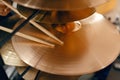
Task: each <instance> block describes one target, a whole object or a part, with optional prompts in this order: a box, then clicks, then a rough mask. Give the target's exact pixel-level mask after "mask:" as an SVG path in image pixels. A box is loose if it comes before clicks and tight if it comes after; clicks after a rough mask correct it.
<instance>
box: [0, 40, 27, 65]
mask: <svg viewBox="0 0 120 80" xmlns="http://www.w3.org/2000/svg"><path fill="white" fill-rule="evenodd" d="M0 53H1V56H2V59H3V61H4V63H5V64H6V65H11V66H27V64H25V63H24V62H23V61H22V60H21V59H20V58H19V56H18V55H17V54H16V52H15V50H14V49H13V46H12V43H11V41H9V42H7V43H6V44H5V45H4V46H3V47H2V48H1V49H0Z"/></svg>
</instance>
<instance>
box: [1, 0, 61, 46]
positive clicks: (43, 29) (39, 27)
mask: <svg viewBox="0 0 120 80" xmlns="http://www.w3.org/2000/svg"><path fill="white" fill-rule="evenodd" d="M0 1H2V2H3V3H4V4H5V5H6V6H7V7H9V8H10V9H11V10H13V11H14V12H15V13H17V14H18V15H19V16H20V17H22V18H24V19H27V17H25V16H23V15H22V14H21V13H19V11H18V10H17V9H16V8H14V7H13V6H11V5H10V4H8V3H7V2H5V1H3V0H0ZM29 22H30V23H31V24H32V25H34V26H35V27H36V28H37V29H39V30H41V31H42V32H44V33H45V34H46V35H48V36H49V37H51V38H53V39H54V40H56V41H57V42H58V44H60V45H63V42H62V41H61V40H60V39H58V38H57V37H56V36H54V35H53V34H52V33H50V32H49V31H48V30H47V29H45V28H44V27H42V26H40V25H39V24H38V23H36V22H34V21H33V20H30V21H29Z"/></svg>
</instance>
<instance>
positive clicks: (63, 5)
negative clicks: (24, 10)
mask: <svg viewBox="0 0 120 80" xmlns="http://www.w3.org/2000/svg"><path fill="white" fill-rule="evenodd" d="M13 1H15V2H17V3H18V4H20V5H22V6H25V7H29V8H33V9H40V10H57V11H66V10H67V11H68V10H78V9H85V8H88V7H95V6H98V5H100V4H103V3H104V2H107V1H108V0H99V1H97V0H50V1H48V0H13Z"/></svg>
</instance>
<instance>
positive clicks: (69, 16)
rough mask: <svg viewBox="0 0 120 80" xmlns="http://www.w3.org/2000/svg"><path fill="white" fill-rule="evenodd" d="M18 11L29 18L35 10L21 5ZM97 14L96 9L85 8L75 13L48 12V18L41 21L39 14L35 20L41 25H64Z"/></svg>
mask: <svg viewBox="0 0 120 80" xmlns="http://www.w3.org/2000/svg"><path fill="white" fill-rule="evenodd" d="M17 9H18V11H19V12H20V13H21V14H22V15H24V16H26V17H28V16H30V15H31V14H32V13H33V11H34V9H31V8H27V7H23V6H21V5H18V6H17ZM94 12H95V8H85V9H82V10H74V11H47V14H46V16H45V17H44V18H43V19H42V20H41V21H39V18H40V16H41V15H42V14H41V13H40V14H38V15H37V16H36V17H35V18H34V20H35V21H36V22H39V23H50V24H62V23H67V22H71V21H77V20H81V19H83V18H86V17H88V16H90V15H92V14H93V13H94Z"/></svg>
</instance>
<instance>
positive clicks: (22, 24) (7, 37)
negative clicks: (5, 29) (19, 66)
mask: <svg viewBox="0 0 120 80" xmlns="http://www.w3.org/2000/svg"><path fill="white" fill-rule="evenodd" d="M39 12H40V11H39V10H35V11H34V12H33V13H32V15H30V16H29V17H28V18H27V20H25V21H24V22H22V23H21V24H20V25H19V26H18V27H17V28H16V29H15V30H14V31H13V32H12V33H11V34H9V35H8V36H6V37H5V38H4V39H3V40H2V41H1V42H0V47H2V46H3V45H4V44H5V43H6V42H7V41H8V40H10V39H11V38H12V36H13V35H14V34H15V33H16V32H18V31H19V30H20V29H21V28H23V27H24V25H25V24H27V23H28V22H29V21H30V20H31V19H32V18H33V17H35V16H36V15H37V14H38V13H39Z"/></svg>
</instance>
